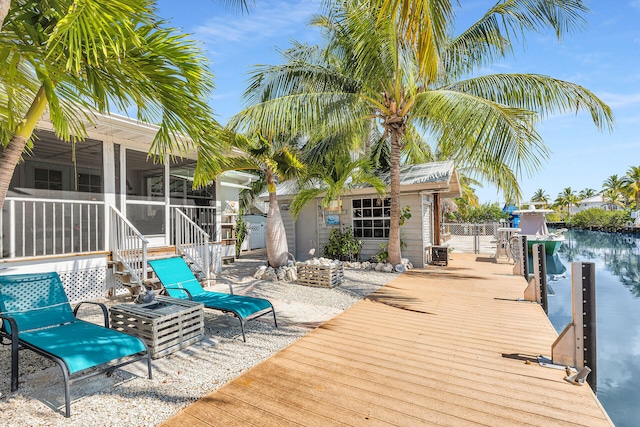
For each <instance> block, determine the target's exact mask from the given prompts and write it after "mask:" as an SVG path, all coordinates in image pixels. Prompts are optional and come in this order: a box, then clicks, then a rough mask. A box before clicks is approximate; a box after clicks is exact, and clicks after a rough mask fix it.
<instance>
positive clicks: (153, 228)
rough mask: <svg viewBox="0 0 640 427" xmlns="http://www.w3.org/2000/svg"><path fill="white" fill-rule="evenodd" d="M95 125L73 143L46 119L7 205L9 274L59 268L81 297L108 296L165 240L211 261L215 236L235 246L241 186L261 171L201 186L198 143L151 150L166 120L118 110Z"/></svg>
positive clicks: (4, 253)
mask: <svg viewBox="0 0 640 427" xmlns="http://www.w3.org/2000/svg"><path fill="white" fill-rule="evenodd" d="M86 127H87V129H88V130H89V132H88V133H89V135H88V138H87V140H85V141H83V142H79V143H77V144H76V145H75V146H73V145H72V144H70V143H66V142H63V141H60V140H59V139H58V138H56V136H55V134H54V132H53V126H52V124H51V123H50V122H49V121H48V120H42V121H41V122H40V123H39V127H38V130H37V131H36V133H35V136H36V138H37V141H36V143H35V145H34V149H33V151H32V152H31V153H30V154H27V155H25V156H24V161H23V162H21V163H20V164H19V165H18V166H17V168H16V170H15V173H14V175H13V179H12V181H11V184H10V187H9V192H8V195H7V198H6V200H5V203H4V206H3V209H2V211H1V212H0V230H1V232H2V235H1V238H0V274H9V273H21V272H38V271H42V272H44V271H56V272H58V273H59V274H60V275H61V277H62V278H63V282H64V284H65V288H67V291H68V293H69V294H70V296H71V298H72V299H73V298H87V297H102V296H105V295H106V294H107V293H111V294H112V293H113V292H119V291H125V292H126V290H125V289H124V288H123V287H122V283H121V282H123V280H131V278H132V277H133V278H134V279H136V278H137V280H141V279H143V278H144V277H143V276H144V275H145V274H146V271H145V270H146V269H143V265H144V264H146V263H145V262H144V259H145V258H144V257H146V256H147V252H152V251H154V250H159V249H160V248H164V250H166V251H173V252H175V253H180V254H183V255H185V256H188V257H191V258H192V261H193V262H195V263H199V266H200V268H201V269H205V268H206V266H209V267H210V266H211V263H212V260H211V259H210V257H211V256H212V255H211V254H212V253H213V252H212V248H214V243H221V245H220V246H223V249H225V248H226V246H225V245H224V244H223V243H228V246H232V245H233V246H235V241H234V240H233V237H234V236H233V223H234V221H235V215H236V214H237V212H236V211H235V209H236V208H237V204H238V191H239V190H240V189H242V188H248V185H249V184H250V183H251V182H252V181H254V180H256V179H257V177H255V176H254V175H251V174H248V173H244V172H230V173H227V174H225V175H224V176H222V177H221V178H220V179H219V180H217V181H216V182H211V183H210V185H208V186H206V187H205V188H201V189H197V190H194V189H193V188H192V183H193V176H194V171H195V166H196V158H197V157H196V153H195V152H193V153H191V154H188V155H186V156H184V158H174V159H173V160H168V161H166V162H164V163H158V162H154V161H153V159H151V158H148V157H147V152H148V151H149V148H150V146H151V143H152V141H153V139H154V136H155V134H156V132H157V130H158V128H157V127H156V126H152V125H147V124H140V123H138V122H136V121H134V120H130V119H128V118H125V117H121V116H116V115H111V116H98V117H97V118H96V122H95V123H94V124H89V123H87V124H86ZM225 227H227V229H225ZM229 229H230V230H229ZM223 232H224V233H223ZM143 250H144V253H143ZM231 256H232V253H231ZM120 261H121V262H120ZM123 264H129V267H131V269H132V270H137V272H136V271H130V272H129V271H128V268H127V266H125V265H123ZM127 274H129V276H130V277H128V278H126V279H125V276H126V275H127ZM70 288H73V289H70Z"/></svg>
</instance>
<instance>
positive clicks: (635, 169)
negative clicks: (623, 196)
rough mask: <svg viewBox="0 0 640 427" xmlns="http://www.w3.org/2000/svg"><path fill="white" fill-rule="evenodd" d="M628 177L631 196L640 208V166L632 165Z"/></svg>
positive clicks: (637, 207)
mask: <svg viewBox="0 0 640 427" xmlns="http://www.w3.org/2000/svg"><path fill="white" fill-rule="evenodd" d="M626 179H627V188H628V189H629V196H630V197H631V198H633V200H634V201H635V205H636V206H635V208H636V209H640V166H631V167H630V168H629V170H628V171H627V174H626Z"/></svg>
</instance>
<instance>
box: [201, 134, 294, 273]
mask: <svg viewBox="0 0 640 427" xmlns="http://www.w3.org/2000/svg"><path fill="white" fill-rule="evenodd" d="M216 137H217V138H219V139H220V140H221V142H222V143H223V144H224V146H225V147H233V148H236V149H237V150H236V154H237V155H236V156H226V157H222V156H219V155H218V154H217V150H216V149H217V146H214V147H213V150H209V147H208V144H203V145H202V146H201V147H200V150H198V163H197V166H196V173H195V182H194V184H195V185H205V184H207V183H208V182H210V181H211V180H212V179H215V178H216V177H217V176H218V175H220V174H221V173H222V172H225V171H230V170H255V171H259V172H261V174H263V175H264V179H265V181H266V185H267V191H268V193H269V211H268V212H267V229H266V233H267V259H268V261H269V265H270V266H271V267H274V268H278V267H280V266H283V265H287V263H288V261H289V246H288V244H287V235H286V231H285V228H284V223H283V222H282V215H281V213H280V207H279V205H278V199H277V198H276V183H277V181H278V180H282V181H284V180H289V179H293V178H296V177H298V176H300V174H302V172H303V170H304V164H303V163H302V162H301V161H300V160H299V158H298V155H297V153H296V150H295V149H293V148H291V147H292V144H290V143H288V140H287V139H286V138H282V137H280V138H266V137H264V136H262V135H260V134H256V135H255V137H254V138H247V137H245V136H243V135H241V134H237V133H234V132H232V131H229V130H222V131H220V132H217V134H216Z"/></svg>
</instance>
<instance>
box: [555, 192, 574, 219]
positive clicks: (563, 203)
mask: <svg viewBox="0 0 640 427" xmlns="http://www.w3.org/2000/svg"><path fill="white" fill-rule="evenodd" d="M578 202H579V199H578V196H576V194H575V193H574V192H573V190H571V187H566V188H565V189H563V190H562V192H561V193H560V194H558V197H556V200H555V201H554V203H555V204H556V205H558V206H560V207H561V208H562V207H566V208H567V218H569V217H570V216H571V205H575V204H576V203H578Z"/></svg>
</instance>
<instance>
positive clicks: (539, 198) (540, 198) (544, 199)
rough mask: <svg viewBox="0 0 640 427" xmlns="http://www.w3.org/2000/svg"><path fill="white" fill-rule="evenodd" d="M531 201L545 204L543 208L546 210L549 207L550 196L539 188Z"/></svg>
mask: <svg viewBox="0 0 640 427" xmlns="http://www.w3.org/2000/svg"><path fill="white" fill-rule="evenodd" d="M531 201H532V202H539V203H544V205H543V206H544V207H545V208H546V207H547V205H548V204H549V195H548V194H547V193H546V192H545V191H544V190H543V189H542V188H539V189H537V190H536V192H535V193H533V196H532V197H531Z"/></svg>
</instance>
